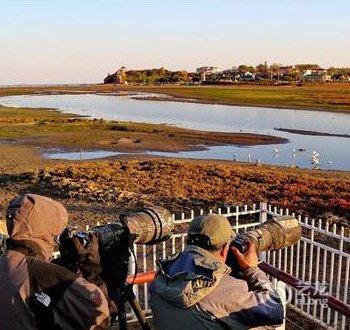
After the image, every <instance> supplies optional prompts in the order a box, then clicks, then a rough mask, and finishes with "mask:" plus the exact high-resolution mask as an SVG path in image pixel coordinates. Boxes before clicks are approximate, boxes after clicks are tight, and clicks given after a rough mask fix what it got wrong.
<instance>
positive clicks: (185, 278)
mask: <svg viewBox="0 0 350 330" xmlns="http://www.w3.org/2000/svg"><path fill="white" fill-rule="evenodd" d="M187 234H188V236H187V247H186V248H185V250H184V251H183V252H182V253H180V254H178V255H176V256H173V257H171V258H169V259H167V260H163V261H160V262H158V267H159V270H158V272H157V275H156V277H155V280H154V281H153V283H152V284H151V286H150V293H151V308H152V312H153V320H154V325H155V327H156V329H162V330H167V329H191V330H192V329H252V328H254V329H256V328H258V329H270V328H274V327H275V326H276V325H280V324H282V323H283V320H284V308H283V305H282V302H281V299H280V298H279V296H278V294H277V292H276V291H274V290H273V288H272V284H271V282H270V281H269V280H268V278H267V276H266V275H265V274H264V273H263V272H262V271H261V270H260V269H259V268H258V267H257V266H258V256H257V253H256V251H255V248H254V245H253V244H250V245H249V247H248V250H247V252H246V253H245V254H242V253H240V251H239V250H237V249H236V248H234V247H232V248H230V242H231V241H232V239H233V238H234V236H235V233H234V231H233V230H232V228H231V225H230V223H229V221H228V219H227V218H226V217H224V216H222V215H218V214H206V215H201V216H199V217H196V218H194V219H193V220H192V221H191V223H190V224H189V227H188V232H187ZM230 249H231V251H230ZM229 251H230V252H232V253H233V254H234V256H235V259H236V260H237V265H238V266H239V268H240V271H241V272H242V278H235V277H233V276H231V272H232V270H233V269H231V268H230V267H229V266H228V265H226V264H225V262H226V258H227V255H228V253H229Z"/></svg>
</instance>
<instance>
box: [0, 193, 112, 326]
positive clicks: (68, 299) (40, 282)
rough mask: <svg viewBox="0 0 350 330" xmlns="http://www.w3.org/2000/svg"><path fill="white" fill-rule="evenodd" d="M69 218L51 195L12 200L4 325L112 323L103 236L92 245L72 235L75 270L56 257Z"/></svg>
mask: <svg viewBox="0 0 350 330" xmlns="http://www.w3.org/2000/svg"><path fill="white" fill-rule="evenodd" d="M67 221H68V214H67V211H66V209H65V208H64V207H63V206H62V205H61V204H60V203H58V202H56V201H54V200H52V199H50V198H47V197H43V196H40V195H35V194H26V195H23V196H19V197H17V198H15V199H14V200H13V201H12V202H11V203H10V205H9V207H8V210H7V215H6V225H7V231H8V235H9V238H8V239H7V240H6V249H5V250H4V251H3V253H2V255H1V256H0V329H1V330H6V329H9V330H10V329H11V330H13V329H15V330H16V329H107V328H108V327H109V323H110V321H109V315H110V313H109V308H108V300H107V298H106V295H105V294H104V293H103V291H104V292H106V291H105V285H104V283H103V281H101V279H100V277H99V275H100V273H101V267H100V257H99V252H98V242H97V238H96V237H94V235H93V234H91V240H90V244H89V245H87V246H83V245H82V244H80V243H79V240H73V241H72V240H70V242H71V243H70V252H72V254H71V256H70V261H71V264H72V265H74V267H73V269H71V270H72V271H71V270H68V269H67V268H66V267H63V266H60V265H58V264H55V263H53V262H50V261H51V259H52V254H53V252H54V246H55V239H56V238H57V237H58V236H59V235H60V234H61V233H62V231H63V229H64V228H65V227H66V225H67ZM66 235H68V231H67V230H65V231H64V232H63V235H62V238H61V240H63V241H64V239H65V236H66ZM61 262H62V260H61Z"/></svg>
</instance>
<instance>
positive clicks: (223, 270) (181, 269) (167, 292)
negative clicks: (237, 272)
mask: <svg viewBox="0 0 350 330" xmlns="http://www.w3.org/2000/svg"><path fill="white" fill-rule="evenodd" d="M158 266H159V272H158V273H157V276H156V278H155V280H154V282H153V284H152V286H151V293H152V291H153V292H154V293H156V294H158V295H160V296H161V297H162V298H163V299H165V300H167V301H169V302H170V303H171V304H174V305H176V306H178V307H181V308H189V307H191V306H193V305H194V304H196V303H197V302H198V301H200V300H201V299H203V298H204V297H206V296H207V295H208V294H209V293H210V292H212V291H213V290H214V289H215V288H216V287H217V285H218V284H219V282H220V280H221V278H222V277H223V276H225V275H227V274H229V273H230V272H231V269H230V267H228V266H227V265H225V264H224V263H222V262H220V261H218V260H217V259H216V258H215V257H214V256H213V255H212V254H211V253H210V252H208V251H206V250H204V249H201V248H199V247H197V246H192V245H189V246H187V247H186V249H185V250H184V252H182V253H180V254H179V255H177V256H175V257H173V258H171V259H167V260H164V261H161V262H159V263H158Z"/></svg>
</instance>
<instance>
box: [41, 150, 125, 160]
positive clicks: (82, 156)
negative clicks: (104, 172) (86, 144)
mask: <svg viewBox="0 0 350 330" xmlns="http://www.w3.org/2000/svg"><path fill="white" fill-rule="evenodd" d="M123 154H124V153H121V152H116V151H107V150H92V151H81V152H80V151H78V152H63V151H59V150H52V151H50V152H45V153H43V157H44V158H47V159H69V160H86V159H96V158H105V157H112V156H119V155H123Z"/></svg>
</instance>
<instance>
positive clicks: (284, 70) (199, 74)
mask: <svg viewBox="0 0 350 330" xmlns="http://www.w3.org/2000/svg"><path fill="white" fill-rule="evenodd" d="M206 70H207V71H206ZM302 81H307V82H350V68H335V67H331V68H328V69H323V68H321V67H320V66H319V65H318V64H296V65H293V66H292V65H289V66H285V65H281V64H271V65H267V63H266V62H265V63H261V64H259V65H257V66H252V65H245V64H242V65H239V66H237V67H233V68H230V69H226V70H222V71H218V70H216V68H215V67H202V68H198V69H197V71H196V72H187V71H171V70H167V69H165V68H163V67H162V68H156V69H145V70H126V68H125V67H121V68H120V69H119V70H117V71H116V72H115V73H113V74H108V76H107V77H106V78H105V79H104V83H105V84H112V83H113V84H144V85H151V84H162V85H164V84H197V83H209V84H210V83H228V84H229V83H235V82H268V83H269V82H270V83H271V82H280V83H293V82H302Z"/></svg>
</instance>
